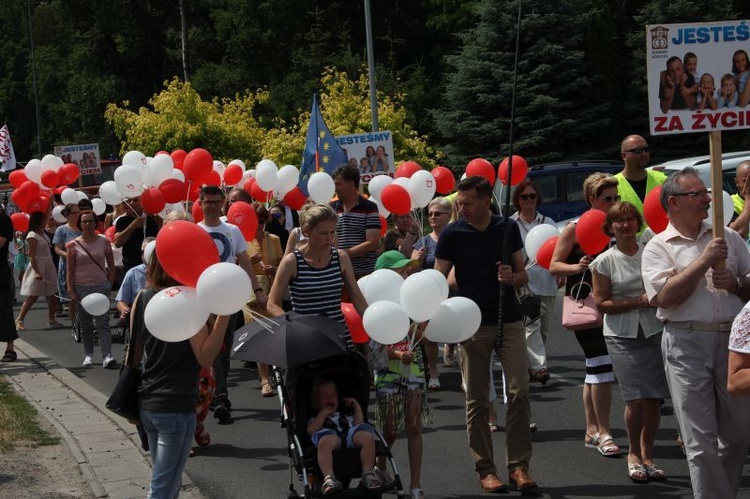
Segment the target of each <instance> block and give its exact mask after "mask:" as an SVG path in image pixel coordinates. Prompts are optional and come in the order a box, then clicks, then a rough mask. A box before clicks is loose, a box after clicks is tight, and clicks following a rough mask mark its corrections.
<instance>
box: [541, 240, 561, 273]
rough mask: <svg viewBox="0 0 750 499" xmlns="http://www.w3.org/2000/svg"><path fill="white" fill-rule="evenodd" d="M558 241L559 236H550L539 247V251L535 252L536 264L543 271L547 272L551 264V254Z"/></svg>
mask: <svg viewBox="0 0 750 499" xmlns="http://www.w3.org/2000/svg"><path fill="white" fill-rule="evenodd" d="M558 239H560V236H552V237H550V238H549V239H547V240H546V241H544V244H542V245H541V246H539V251H537V252H536V263H537V264H539V266H540V267H542V268H543V269H547V270H549V266H550V264H551V263H552V253H554V252H555V246H557V240H558Z"/></svg>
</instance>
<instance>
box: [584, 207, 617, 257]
mask: <svg viewBox="0 0 750 499" xmlns="http://www.w3.org/2000/svg"><path fill="white" fill-rule="evenodd" d="M606 219H607V214H606V213H604V212H603V211H601V210H594V209H591V210H589V211H587V212H586V213H584V214H583V215H581V218H579V219H578V223H577V224H576V241H577V242H578V245H579V246H580V247H581V249H582V250H583V251H584V252H585V253H586V254H587V255H590V256H591V255H596V254H598V253H600V252H601V251H602V250H603V249H604V248H606V247H607V245H608V244H609V241H610V237H609V236H608V235H606V234H605V233H604V228H603V227H604V222H605V220H606Z"/></svg>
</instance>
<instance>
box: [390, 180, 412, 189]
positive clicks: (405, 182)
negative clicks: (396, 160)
mask: <svg viewBox="0 0 750 499" xmlns="http://www.w3.org/2000/svg"><path fill="white" fill-rule="evenodd" d="M392 183H393V184H396V185H400V186H401V187H403V188H404V189H406V192H409V179H408V178H406V177H399V178H396V179H393V182H392Z"/></svg>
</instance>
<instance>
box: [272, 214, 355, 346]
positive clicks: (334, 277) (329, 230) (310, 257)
mask: <svg viewBox="0 0 750 499" xmlns="http://www.w3.org/2000/svg"><path fill="white" fill-rule="evenodd" d="M337 220H338V219H337V216H336V212H335V211H333V208H331V207H330V206H328V205H324V204H314V205H311V206H309V207H307V208H306V209H305V210H304V211H303V212H302V213H301V214H300V228H301V229H302V234H303V235H304V236H305V237H306V238H307V243H306V244H305V245H303V246H302V247H301V248H299V249H295V250H294V251H292V252H291V253H288V254H287V255H286V256H284V258H283V259H282V260H281V264H280V265H279V268H278V270H277V271H276V279H275V280H274V282H273V286H272V287H271V292H270V294H269V296H268V312H269V313H270V314H271V315H272V316H274V315H281V314H283V313H284V310H283V308H282V307H281V301H282V299H283V298H284V291H285V290H286V288H287V286H289V290H290V291H291V295H292V310H293V311H295V312H297V313H300V314H315V315H324V316H326V317H328V318H329V319H333V320H336V321H339V322H341V323H342V324H346V322H345V321H344V314H343V313H342V312H341V288H342V286H343V287H344V288H345V289H346V291H347V293H348V295H349V296H350V297H351V299H352V303H353V304H354V307H355V308H356V309H357V312H359V313H360V314H364V313H365V309H366V308H367V302H365V298H364V296H362V292H361V291H360V290H359V286H358V285H357V281H356V279H355V278H354V269H353V268H352V262H351V260H350V259H349V255H348V254H346V252H344V251H339V250H337V249H336V248H334V247H333V242H334V239H335V237H336V222H337ZM345 341H346V346H347V349H349V350H351V349H352V347H353V344H352V339H351V336H350V335H349V333H348V331H347V333H346V337H345Z"/></svg>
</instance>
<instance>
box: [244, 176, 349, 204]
mask: <svg viewBox="0 0 750 499" xmlns="http://www.w3.org/2000/svg"><path fill="white" fill-rule="evenodd" d="M257 178H258V177H257V176H256V179H257ZM307 192H308V193H309V194H310V197H311V198H312V200H313V201H315V202H316V203H320V204H326V203H328V202H329V201H330V200H331V198H332V197H333V194H334V193H335V192H336V185H335V184H334V183H333V179H332V178H331V176H330V175H328V174H327V173H326V172H317V173H313V174H312V176H311V177H310V180H309V181H308V182H307Z"/></svg>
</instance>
